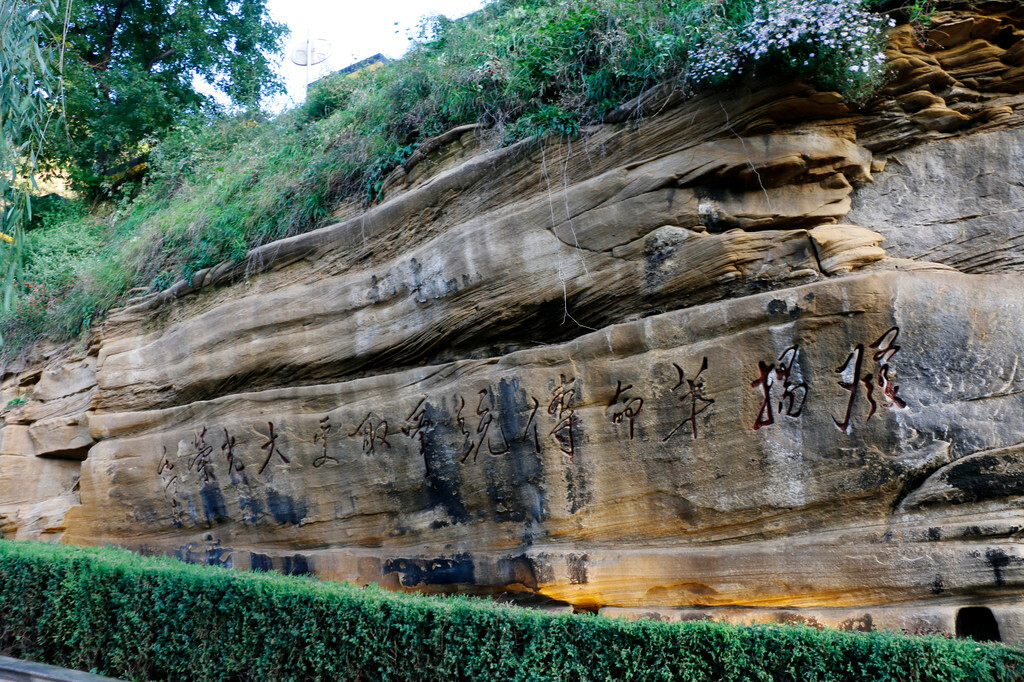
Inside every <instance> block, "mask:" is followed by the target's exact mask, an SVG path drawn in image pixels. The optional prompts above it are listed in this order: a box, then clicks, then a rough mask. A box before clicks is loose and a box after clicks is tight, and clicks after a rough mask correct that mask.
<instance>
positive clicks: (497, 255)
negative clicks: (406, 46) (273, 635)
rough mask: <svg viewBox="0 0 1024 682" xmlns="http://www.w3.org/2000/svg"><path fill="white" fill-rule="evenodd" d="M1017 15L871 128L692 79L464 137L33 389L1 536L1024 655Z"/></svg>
mask: <svg viewBox="0 0 1024 682" xmlns="http://www.w3.org/2000/svg"><path fill="white" fill-rule="evenodd" d="M1022 24H1024V17H1022V13H1021V10H1020V8H1019V5H1018V4H1016V3H1014V4H1010V3H989V4H987V5H985V6H983V7H982V8H981V9H980V10H972V11H966V10H965V11H957V12H948V13H944V14H942V15H940V16H939V17H938V19H937V21H936V22H935V23H934V24H933V26H932V27H931V28H930V29H929V33H928V34H927V36H926V39H925V40H923V41H922V40H921V36H918V35H916V34H915V33H914V32H913V29H912V28H911V27H898V28H897V29H896V30H895V31H894V33H893V37H892V42H891V45H890V49H889V53H888V54H889V57H890V60H891V62H892V64H893V66H894V70H895V72H896V74H897V77H896V78H895V79H894V81H893V82H892V83H891V84H889V85H888V86H887V88H886V90H884V91H883V92H882V93H881V94H880V95H879V97H878V98H877V99H876V100H875V101H873V102H872V103H871V104H870V105H869V106H868V107H866V108H865V109H864V110H855V109H854V108H852V107H850V106H847V105H846V104H844V103H843V102H842V101H841V100H840V99H839V98H838V96H836V95H834V94H833V93H818V92H814V91H813V90H811V89H809V88H807V87H805V86H803V85H800V84H792V83H789V84H775V85H761V86H758V87H750V88H741V89H738V90H736V91H735V92H731V93H729V96H728V97H724V96H723V95H722V93H710V94H705V95H703V96H700V97H697V98H693V99H689V100H686V101H680V98H679V96H678V93H674V92H673V91H671V89H669V88H666V89H662V90H659V91H653V92H651V93H648V95H646V96H645V97H644V98H642V99H640V100H638V101H637V102H634V103H632V104H631V105H630V106H629V107H625V108H623V109H622V110H621V111H619V112H615V113H614V114H612V115H610V116H609V119H608V121H609V122H608V123H607V124H605V125H602V126H597V127H595V128H593V129H591V130H589V131H586V134H585V135H584V136H583V138H582V139H579V140H573V141H571V142H570V141H568V140H563V139H556V138H552V139H548V140H545V141H543V142H524V143H520V144H518V145H516V146H513V147H510V148H501V149H495V148H493V147H492V146H490V145H489V144H488V141H487V134H486V131H485V130H482V129H481V128H479V127H469V128H463V129H458V130H455V131H452V132H451V133H450V134H448V135H446V136H443V137H442V138H440V139H439V140H438V141H436V142H435V143H434V144H432V145H427V146H425V147H423V148H421V150H420V152H419V153H418V155H417V157H416V158H414V159H412V160H410V162H409V163H407V164H405V166H404V167H402V168H401V169H399V170H397V171H396V172H395V173H394V174H393V175H392V176H391V177H390V178H389V179H388V181H387V183H386V199H385V201H383V202H382V203H381V204H379V205H378V206H376V207H374V208H372V209H370V210H368V211H365V212H361V213H358V212H356V211H355V208H354V207H353V206H351V205H346V206H344V207H341V208H339V212H338V215H339V216H343V217H344V219H343V220H342V221H341V222H339V223H337V224H335V225H331V226H329V227H325V228H323V229H320V230H317V231H315V232H312V233H309V234H304V235H299V236H296V237H292V238H289V239H286V240H282V241H280V242H275V243H273V244H269V245H266V246H264V247H261V248H259V249H256V250H254V251H253V252H252V253H251V254H250V257H249V259H248V261H247V262H245V263H241V264H234V263H225V264H221V265H218V266H216V267H213V268H210V269H207V270H204V271H201V272H199V273H197V274H196V275H195V276H193V277H192V278H191V279H190V280H189V281H182V282H179V283H178V284H176V285H175V286H174V287H172V288H171V289H169V290H168V291H166V292H163V293H160V294H156V295H151V296H147V297H145V298H143V299H142V300H138V301H135V302H134V303H133V304H132V305H131V306H129V307H126V308H123V309H120V310H118V311H115V312H113V313H112V314H111V315H110V316H109V317H108V318H107V319H106V320H105V321H104V322H103V323H102V325H100V326H98V327H96V328H94V330H93V331H92V333H91V335H90V337H89V339H88V342H87V343H85V344H83V345H82V346H81V347H75V348H73V349H65V350H64V351H63V352H56V351H54V350H53V349H47V350H46V351H45V353H44V351H40V360H39V362H35V363H28V364H26V365H25V366H22V367H14V368H11V369H10V370H9V371H8V374H7V375H6V377H5V378H4V381H3V383H2V385H0V394H2V396H3V397H4V398H5V399H6V400H8V401H13V402H12V403H11V404H10V405H9V406H8V408H7V409H6V410H5V411H4V414H3V416H4V426H3V428H0V515H2V516H0V529H2V530H3V532H4V533H5V534H10V535H15V536H17V537H43V538H50V539H54V540H60V541H63V542H74V543H87V544H103V543H108V542H112V543H116V544H120V545H124V546H128V547H131V548H134V549H137V550H140V551H144V552H150V553H168V554H173V555H176V556H179V557H181V558H184V559H187V560H191V561H202V562H207V563H215V564H221V565H227V566H233V567H236V568H258V569H267V568H276V569H279V570H283V571H286V572H290V573H302V572H309V571H312V572H316V573H318V574H321V575H323V576H327V577H331V578H337V579H346V580H355V581H359V582H379V583H383V584H386V585H389V586H392V587H394V588H396V589H410V590H423V591H465V592H475V593H480V594H507V595H512V596H514V597H515V598H517V599H520V600H523V601H527V602H531V603H536V604H541V605H544V604H546V605H549V606H562V607H572V608H574V609H576V610H606V611H607V612H608V613H613V614H619V615H622V616H626V617H636V616H643V615H650V616H654V617H659V618H677V619H684V618H694V617H701V616H704V615H707V616H711V617H717V618H722V619H727V620H734V621H751V620H773V621H774V620H781V621H791V620H800V621H803V622H810V623H813V624H823V625H832V626H836V627H844V628H848V629H860V630H864V629H871V628H873V627H899V628H904V629H907V630H912V631H934V632H947V633H954V632H955V630H956V625H955V624H956V620H957V614H958V613H959V612H960V609H961V608H963V607H965V606H984V607H987V608H990V609H991V611H992V613H993V614H994V615H995V617H996V619H997V621H998V623H999V626H1000V629H1001V633H1002V636H1003V638H1004V639H1006V640H1010V641H1018V642H1020V641H1024V600H1022V596H1024V551H1022V550H1021V548H1020V543H1019V541H1018V538H1019V536H1020V534H1021V532H1022V530H1021V529H1022V528H1024V521H1022V506H1021V499H1022V496H1024V460H1022V455H1024V418H1022V415H1024V295H1022V293H1021V292H1022V291H1024V221H1022V220H1021V213H1020V212H1021V210H1022V209H1021V207H1022V206H1024V195H1022V193H1021V192H1022V190H1021V182H1020V178H1021V177H1024V167H1022V166H1021V163H1022V162H1021V159H1022V158H1024V131H1022V127H1024V119H1022V118H1021V117H1022V110H1024V94H1022V89H1024V80H1022V77H1021V76H1020V74H1019V73H1018V72H1019V70H1020V68H1021V64H1022V63H1024V56H1022V55H1024V52H1021V50H1022V49H1024V48H1021V47H1020V46H1021V45H1022V44H1024V41H1022V40H1021V39H1020V38H1021V36H1024V26H1022ZM922 43H923V45H924V46H923V47H921V45H922ZM636 116H643V117H644V120H643V121H642V122H641V123H640V124H636V123H634V122H633V121H631V120H629V119H630V118H631V117H636ZM83 459H84V461H82V460H83Z"/></svg>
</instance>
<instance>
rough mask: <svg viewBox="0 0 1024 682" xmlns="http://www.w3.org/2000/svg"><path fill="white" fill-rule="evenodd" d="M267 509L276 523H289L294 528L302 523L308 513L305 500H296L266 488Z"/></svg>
mask: <svg viewBox="0 0 1024 682" xmlns="http://www.w3.org/2000/svg"><path fill="white" fill-rule="evenodd" d="M267 507H268V508H269V509H270V514H271V516H273V517H274V519H275V520H276V521H277V522H278V523H290V524H292V525H295V526H298V525H299V524H301V523H302V520H303V519H305V518H306V514H307V512H308V510H307V509H306V502H305V500H302V499H298V500H297V499H295V498H294V497H292V496H291V495H286V494H284V493H279V492H278V491H276V490H274V489H273V488H267Z"/></svg>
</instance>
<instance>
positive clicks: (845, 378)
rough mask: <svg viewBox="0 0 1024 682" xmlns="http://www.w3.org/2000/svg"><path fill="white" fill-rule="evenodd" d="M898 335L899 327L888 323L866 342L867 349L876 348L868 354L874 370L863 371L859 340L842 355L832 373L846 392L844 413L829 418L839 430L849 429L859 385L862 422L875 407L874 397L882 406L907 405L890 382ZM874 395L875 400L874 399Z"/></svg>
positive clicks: (897, 388) (896, 351)
mask: <svg viewBox="0 0 1024 682" xmlns="http://www.w3.org/2000/svg"><path fill="white" fill-rule="evenodd" d="M899 335H900V329H899V327H892V328H890V329H888V330H887V331H886V332H885V333H884V334H882V335H881V336H880V337H879V338H878V340H877V341H875V342H874V343H872V344H871V345H870V346H868V348H870V349H871V350H875V351H876V352H875V353H874V354H873V355H872V360H873V361H874V363H875V364H876V365H877V368H876V369H875V371H873V372H864V371H863V370H864V364H865V361H864V355H865V350H864V344H863V343H858V344H857V345H856V346H855V347H854V349H853V352H852V353H850V355H849V356H848V357H847V358H846V362H845V363H843V365H842V366H840V367H838V368H836V374H838V375H839V385H840V386H842V387H843V389H845V390H846V391H848V392H849V394H850V397H849V400H848V401H847V403H846V413H845V415H844V416H843V420H842V421H839V420H838V419H835V418H833V421H834V422H835V424H836V426H838V427H839V430H840V431H842V432H843V433H850V427H851V425H852V421H853V409H854V405H855V404H856V403H857V398H858V397H859V395H860V393H861V390H862V389H863V395H864V399H865V401H866V402H867V403H868V414H867V417H865V418H864V421H865V422H867V421H868V420H869V419H871V417H872V416H873V415H874V414H875V411H876V410H877V409H878V400H881V401H882V406H883V407H897V408H904V407H906V406H907V404H906V403H905V402H904V401H903V399H902V398H900V397H899V390H900V389H899V386H896V385H895V384H893V382H892V369H891V368H890V365H889V363H890V362H891V361H892V358H893V356H894V355H896V353H898V352H899V350H900V346H897V345H896V339H897V338H899ZM876 388H877V389H880V391H881V395H880V396H876V395H875V389H876ZM876 397H877V398H878V400H876Z"/></svg>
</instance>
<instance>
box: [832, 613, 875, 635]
mask: <svg viewBox="0 0 1024 682" xmlns="http://www.w3.org/2000/svg"><path fill="white" fill-rule="evenodd" d="M839 629H840V630H846V631H847V632H871V631H872V630H874V629H875V619H874V618H872V617H871V614H870V613H865V614H864V615H863V616H861V617H860V618H847V619H846V620H844V621H843V622H842V623H840V624H839Z"/></svg>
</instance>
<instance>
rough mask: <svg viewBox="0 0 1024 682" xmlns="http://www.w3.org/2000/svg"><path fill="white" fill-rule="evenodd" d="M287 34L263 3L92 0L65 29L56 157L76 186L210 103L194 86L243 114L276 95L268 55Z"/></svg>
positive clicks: (100, 180)
mask: <svg viewBox="0 0 1024 682" xmlns="http://www.w3.org/2000/svg"><path fill="white" fill-rule="evenodd" d="M286 31H287V29H286V27H285V26H284V25H283V24H279V23H277V22H275V21H273V20H272V19H271V18H270V16H269V14H268V13H267V7H266V0H208V1H206V2H185V1H183V0H92V1H90V2H76V3H74V8H73V12H72V14H71V17H70V22H69V25H68V29H67V35H68V44H67V49H68V62H67V69H66V80H67V84H68V85H67V96H66V102H65V104H66V109H67V126H68V133H69V136H68V137H67V138H65V139H64V141H63V144H61V145H60V147H59V148H58V149H57V150H56V151H57V154H56V156H57V159H56V160H57V161H58V162H60V163H61V164H62V165H65V166H66V167H67V168H68V170H69V171H70V173H71V177H72V180H73V181H74V182H75V183H76V184H77V186H78V187H79V188H81V189H91V190H94V191H95V190H96V189H98V188H100V187H102V186H103V184H104V182H105V181H106V180H107V179H108V177H109V175H110V173H111V170H112V169H114V168H115V167H117V166H118V165H119V164H125V163H127V162H129V161H131V160H132V159H133V158H134V157H136V156H137V155H138V154H139V153H140V152H144V151H146V150H147V149H148V147H149V146H151V145H152V144H153V143H154V142H156V141H157V140H158V139H159V138H160V137H162V135H163V134H164V133H165V132H166V131H167V130H169V129H170V128H171V127H172V126H173V125H175V124H176V123H177V122H179V121H180V120H182V119H183V118H184V117H186V116H187V115H189V114H194V113H196V112H199V111H201V110H203V109H206V108H209V107H210V106H211V105H212V104H213V101H212V99H211V98H210V96H208V95H205V94H203V93H202V92H200V90H199V89H198V88H197V85H196V83H197V79H202V80H205V81H206V82H207V83H209V84H211V85H213V86H215V87H216V88H218V89H220V90H221V91H223V92H224V93H225V94H226V95H227V96H228V97H229V98H230V99H231V101H232V102H233V103H234V104H235V105H237V106H241V107H254V106H255V105H256V104H257V103H258V101H259V100H260V98H261V97H262V96H264V95H267V94H271V93H273V92H277V91H279V90H280V87H281V85H280V82H279V80H278V79H277V77H276V75H275V74H274V72H273V70H272V67H273V64H272V55H273V54H274V53H275V52H279V51H280V49H281V41H282V39H283V37H284V35H285V33H286Z"/></svg>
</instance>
